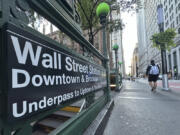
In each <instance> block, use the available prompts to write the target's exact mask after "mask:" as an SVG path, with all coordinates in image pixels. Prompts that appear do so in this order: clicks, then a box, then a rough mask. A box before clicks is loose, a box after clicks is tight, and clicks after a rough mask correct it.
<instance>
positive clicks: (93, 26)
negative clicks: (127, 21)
mask: <svg viewBox="0 0 180 135" xmlns="http://www.w3.org/2000/svg"><path fill="white" fill-rule="evenodd" d="M100 2H104V0H76V4H77V7H78V12H79V14H80V17H81V21H82V29H83V30H87V32H88V37H89V42H90V43H92V44H93V43H94V36H95V35H96V34H97V33H98V31H99V30H101V29H102V27H101V26H100V25H99V20H98V19H99V18H98V17H97V16H96V8H97V6H98V4H99V3H100ZM106 2H107V3H108V4H109V5H110V6H111V10H117V9H118V10H119V11H120V10H122V11H130V10H134V9H135V6H134V5H135V4H136V1H135V0H119V2H118V3H117V2H116V0H106ZM110 18H111V19H110V20H109V22H108V25H109V26H108V28H109V31H110V32H112V31H113V29H117V28H122V22H121V20H116V21H113V20H112V17H111V16H110Z"/></svg>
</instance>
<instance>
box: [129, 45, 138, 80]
mask: <svg viewBox="0 0 180 135" xmlns="http://www.w3.org/2000/svg"><path fill="white" fill-rule="evenodd" d="M138 52H139V48H138V44H136V47H135V48H134V51H133V57H132V61H131V76H133V77H138V76H139V75H140V74H139V67H138V65H139V55H138V54H139V53H138Z"/></svg>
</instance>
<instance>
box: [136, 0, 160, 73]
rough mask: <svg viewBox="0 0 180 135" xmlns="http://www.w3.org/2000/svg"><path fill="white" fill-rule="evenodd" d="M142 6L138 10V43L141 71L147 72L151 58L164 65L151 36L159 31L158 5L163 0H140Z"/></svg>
mask: <svg viewBox="0 0 180 135" xmlns="http://www.w3.org/2000/svg"><path fill="white" fill-rule="evenodd" d="M138 1H139V2H140V3H141V5H142V7H141V8H140V9H139V10H137V21H138V26H137V27H138V42H139V43H138V45H139V71H140V72H141V73H142V74H145V72H146V68H147V65H149V64H150V60H152V59H153V60H155V62H156V63H157V64H158V65H159V66H160V68H161V67H162V63H161V52H160V50H158V49H157V48H154V47H153V46H152V45H153V42H152V41H151V37H152V35H153V34H155V33H159V26H158V24H157V6H158V5H159V4H160V3H161V0H138Z"/></svg>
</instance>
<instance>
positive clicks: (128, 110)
mask: <svg viewBox="0 0 180 135" xmlns="http://www.w3.org/2000/svg"><path fill="white" fill-rule="evenodd" d="M141 81H142V82H143V81H144V80H141ZM145 81H146V80H145ZM145 81H144V82H145ZM123 83H124V85H123V89H122V91H121V92H120V93H117V94H116V96H115V97H114V108H113V110H112V113H111V116H110V117H109V121H108V123H107V126H106V128H105V130H104V133H103V135H179V134H180V128H179V125H180V115H179V112H180V106H179V104H180V98H179V95H177V94H173V93H172V92H165V91H161V90H157V91H156V92H151V90H150V89H149V86H148V85H147V84H145V83H139V82H137V81H136V82H134V81H124V82H123ZM98 135H101V134H98Z"/></svg>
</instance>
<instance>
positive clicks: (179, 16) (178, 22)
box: [165, 13, 180, 28]
mask: <svg viewBox="0 0 180 135" xmlns="http://www.w3.org/2000/svg"><path fill="white" fill-rule="evenodd" d="M171 20H172V19H171ZM170 22H171V21H170ZM179 24H180V13H179V15H178V16H177V17H176V25H179ZM168 26H169V20H167V21H166V23H165V27H168ZM170 27H171V28H175V23H174V21H173V22H172V23H171V25H170Z"/></svg>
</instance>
